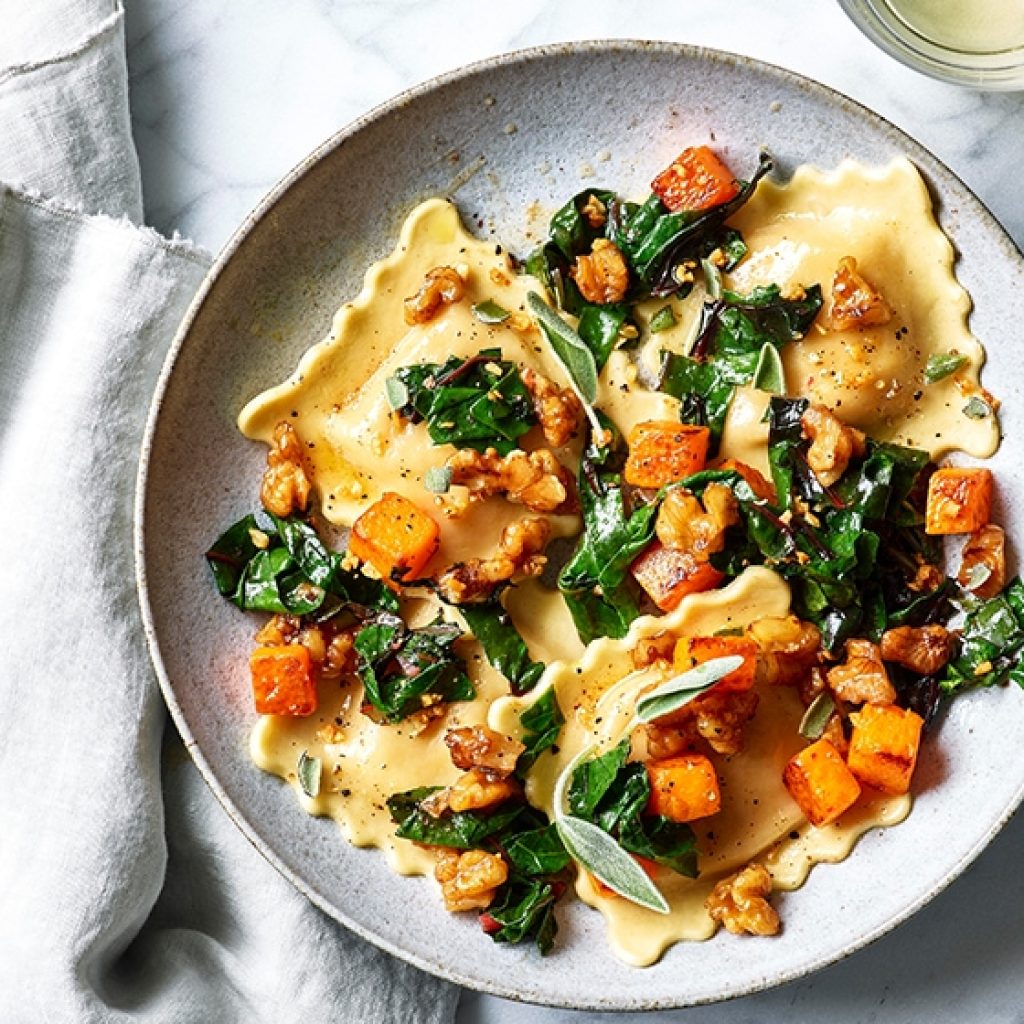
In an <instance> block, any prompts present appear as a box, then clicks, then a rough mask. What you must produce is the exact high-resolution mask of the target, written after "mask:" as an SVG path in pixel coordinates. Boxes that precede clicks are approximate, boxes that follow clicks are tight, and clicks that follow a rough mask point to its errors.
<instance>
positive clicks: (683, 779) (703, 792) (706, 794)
mask: <svg viewBox="0 0 1024 1024" xmlns="http://www.w3.org/2000/svg"><path fill="white" fill-rule="evenodd" d="M647 776H648V778H649V779H650V781H651V796H650V799H649V800H648V801H647V810H648V811H649V812H650V813H651V814H660V815H661V816H662V817H664V818H669V819H671V820H672V821H678V822H686V821H696V820H697V819H698V818H706V817H708V816H709V815H711V814H717V813H718V812H719V811H720V810H721V809H722V794H721V791H720V790H719V788H718V773H717V772H716V771H715V766H714V765H713V764H712V763H711V761H710V760H709V759H708V758H706V757H705V756H704V755H703V754H680V755H679V756H678V757H666V758H664V759H662V760H660V761H648V762H647Z"/></svg>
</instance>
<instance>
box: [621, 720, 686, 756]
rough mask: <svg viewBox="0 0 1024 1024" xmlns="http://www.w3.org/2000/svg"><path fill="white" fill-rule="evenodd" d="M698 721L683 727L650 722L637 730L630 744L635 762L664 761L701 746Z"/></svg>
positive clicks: (631, 754)
mask: <svg viewBox="0 0 1024 1024" xmlns="http://www.w3.org/2000/svg"><path fill="white" fill-rule="evenodd" d="M699 740H700V737H699V736H698V734H697V728H696V721H695V720H691V721H690V722H689V723H686V724H684V725H681V726H677V725H659V724H658V723H657V722H648V723H646V724H645V725H642V726H640V728H639V729H636V730H635V731H634V732H633V735H632V743H631V744H630V758H631V760H633V761H663V760H664V759H665V758H667V757H677V756H678V755H679V754H685V753H687V752H688V751H690V750H693V749H694V748H695V747H696V746H698V745H699Z"/></svg>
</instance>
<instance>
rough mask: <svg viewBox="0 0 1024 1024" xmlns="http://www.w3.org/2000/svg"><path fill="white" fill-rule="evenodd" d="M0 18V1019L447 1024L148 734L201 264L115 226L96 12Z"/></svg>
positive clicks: (18, 5)
mask: <svg viewBox="0 0 1024 1024" xmlns="http://www.w3.org/2000/svg"><path fill="white" fill-rule="evenodd" d="M0 25H2V26H3V29H2V31H0V608H2V609H3V611H2V613H0V1021H3V1022H4V1024H20V1022H23V1021H24V1022H32V1024H37V1022H39V1021H55V1022H58V1021H59V1022H72V1021H74V1022H83V1021H84V1022H106V1021H117V1022H142V1024H157V1022H160V1024H164V1022H169V1024H179V1022H181V1024H186V1022H187V1024H192V1022H196V1024H198V1022H217V1024H223V1022H227V1024H231V1022H235V1021H238V1022H241V1021H246V1022H266V1024H289V1022H295V1024H300V1022H301V1024H315V1022H320V1021H324V1022H327V1021H331V1022H348V1021H358V1022H360V1024H375V1022H385V1021H386V1022H391V1021H398V1020H401V1021H403V1022H409V1024H420V1022H422V1024H436V1022H442V1021H447V1020H450V1019H451V1018H452V1017H453V1015H454V1011H455V1003H456V999H457V993H456V990H455V989H454V988H453V987H452V986H448V985H446V984H444V983H443V982H440V981H437V980H435V979H433V978H429V977H428V976H426V975H424V974H421V973H420V972H419V971H417V970H415V969H414V968H411V967H409V966H407V965H405V964H403V963H400V962H398V961H395V960H393V959H391V958H390V957H389V956H387V955H386V954H384V953H381V952H380V951H378V950H377V949H375V948H374V947H372V946H370V945H368V944H366V943H364V942H363V941H362V940H361V939H358V938H356V937H355V936H353V935H351V934H349V933H348V932H346V931H345V930H344V929H342V928H340V927H339V926H338V925H336V924H335V923H334V922H333V921H331V920H329V919H328V918H326V917H325V916H324V915H323V914H321V913H320V912H319V911H318V910H316V909H315V908H314V907H313V906H312V905H311V904H310V903H308V902H307V901H306V899H305V898H304V897H302V896H301V895H299V894H298V893H297V892H296V891H295V890H294V889H293V888H292V887H291V886H290V885H289V883H287V882H286V881H285V880H284V879H283V878H281V877H280V876H279V875H278V874H277V873H276V872H275V871H274V870H273V868H271V867H270V866H269V865H268V864H267V863H266V862H265V861H264V860H263V859H262V857H260V855H259V854H258V853H256V852H255V850H253V849H252V847H250V845H249V844H248V842H247V841H246V840H245V839H244V838H243V837H242V835H241V834H240V833H239V832H238V831H237V830H236V829H235V827H234V826H233V825H232V824H231V822H230V820H229V819H228V817H227V815H226V814H225V813H224V812H223V810H222V809H221V808H220V806H219V805H218V804H217V803H216V802H215V800H214V798H213V797H212V795H211V793H210V792H209V791H208V789H207V788H206V786H205V784H204V783H203V782H202V780H201V779H200V777H199V776H198V773H197V772H196V770H195V768H194V767H193V766H192V764H191V762H190V761H189V760H188V758H187V756H186V755H185V754H184V751H183V749H182V747H181V745H180V742H179V741H178V740H177V739H176V737H175V736H174V733H173V728H171V727H169V726H167V718H166V714H165V711H164V707H163V702H162V700H161V697H160V693H159V690H158V688H157V686H156V682H155V679H154V676H153V674H152V671H151V667H150V664H149V660H148V656H147V653H146V649H145V645H144V641H143V638H142V629H141V626H140V621H139V613H138V609H137V602H136V596H135V587H134V568H133V564H132V554H131V516H132V497H133V488H134V479H135V473H136V465H137V452H138V448H139V442H140V439H141V433H142V427H143V423H144V420H145V416H146V411H147V406H148V401H149V396H150V393H151V391H152V389H153V386H154V384H155V379H156V375H157V372H158V370H159V367H160V364H161V362H162V360H163V357H164V353H165V351H166V348H167V345H168V343H169V341H170V338H171V335H172V334H173V332H174V329H175V327H176V325H177V323H178V321H179V319H180V317H181V316H182V314H183V312H184V310H185V308H186V306H187V304H188V302H189V300H190V298H191V297H192V295H193V293H194V291H195V289H196V288H197V286H198V284H199V282H200V280H201V278H202V276H203V274H204V273H205V271H206V269H207V267H208V265H209V258H208V257H207V256H206V255H205V254H204V253H202V252H200V251H198V250H197V249H196V248H194V247H193V246H191V245H190V244H188V243H186V242H184V241H181V240H166V239H163V238H160V237H159V236H157V235H156V234H155V233H154V232H152V231H150V230H148V229H145V228H140V227H137V226H136V224H135V223H133V222H134V221H137V220H139V219H140V216H141V210H142V195H141V188H140V179H139V170H138V163H137V159H136V155H135V151H134V148H133V145H132V141H131V133H130V120H129V111H128V87H127V72H126V67H125V59H124V33H123V23H122V11H121V9H120V4H119V3H117V2H115V0H32V2H30V3H29V2H26V0H0ZM165 728H166V730H167V732H168V738H167V741H166V743H165V744H164V754H163V757H161V745H162V744H161V739H162V736H163V734H164V732H165Z"/></svg>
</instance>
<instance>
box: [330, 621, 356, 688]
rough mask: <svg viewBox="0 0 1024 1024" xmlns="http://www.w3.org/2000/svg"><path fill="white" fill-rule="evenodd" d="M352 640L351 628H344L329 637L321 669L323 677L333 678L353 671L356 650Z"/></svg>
mask: <svg viewBox="0 0 1024 1024" xmlns="http://www.w3.org/2000/svg"><path fill="white" fill-rule="evenodd" d="M352 640H353V631H351V630H344V631H342V632H341V633H337V634H336V635H335V636H333V637H332V638H331V641H330V643H328V645H327V654H326V656H325V658H324V663H323V667H322V669H321V673H322V675H323V676H324V678H325V679H334V678H336V677H338V676H342V675H345V674H347V673H351V672H354V671H355V668H356V651H355V647H354V645H353V642H352Z"/></svg>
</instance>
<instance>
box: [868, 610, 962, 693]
mask: <svg viewBox="0 0 1024 1024" xmlns="http://www.w3.org/2000/svg"><path fill="white" fill-rule="evenodd" d="M954 643H956V636H955V635H954V634H953V633H950V631H949V630H948V629H946V627H945V626H939V625H934V626H897V627H896V628H895V629H887V630H886V631H885V632H884V633H883V634H882V644H881V651H882V657H883V658H884V659H885V660H886V661H895V662H897V663H898V664H900V665H902V666H903V667H904V668H909V669H910V671H911V672H916V673H917V674H918V675H921V676H930V675H932V674H933V673H935V672H938V671H939V669H940V668H942V667H943V665H945V664H946V662H947V661H949V658H950V655H951V654H952V653H953V644H954ZM874 703H883V702H881V701H875V702H874Z"/></svg>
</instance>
